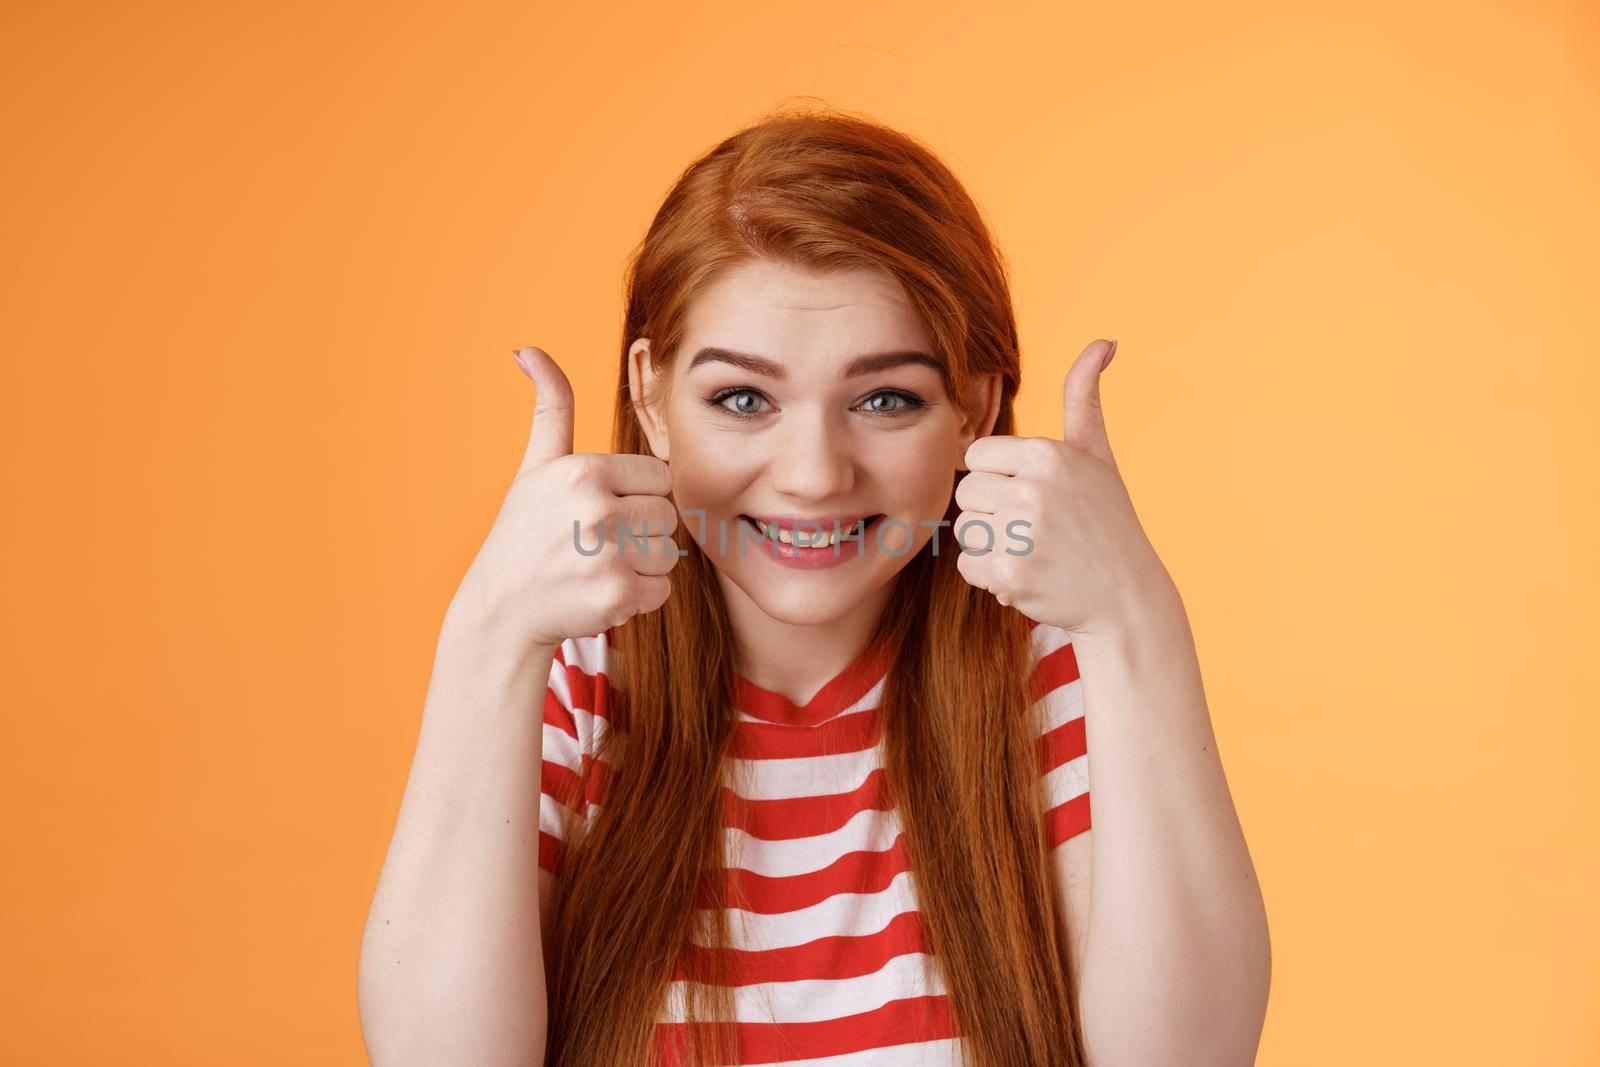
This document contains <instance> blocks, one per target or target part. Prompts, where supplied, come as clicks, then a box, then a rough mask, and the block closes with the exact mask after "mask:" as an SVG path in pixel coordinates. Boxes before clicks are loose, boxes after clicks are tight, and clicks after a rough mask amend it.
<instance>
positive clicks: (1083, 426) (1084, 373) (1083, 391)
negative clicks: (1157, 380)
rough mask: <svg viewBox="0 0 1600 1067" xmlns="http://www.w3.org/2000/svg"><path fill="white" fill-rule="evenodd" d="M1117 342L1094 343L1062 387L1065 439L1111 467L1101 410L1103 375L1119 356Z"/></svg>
mask: <svg viewBox="0 0 1600 1067" xmlns="http://www.w3.org/2000/svg"><path fill="white" fill-rule="evenodd" d="M1116 351H1117V342H1115V341H1093V342H1090V344H1089V347H1088V348H1085V349H1084V350H1083V351H1082V352H1081V353H1079V354H1078V358H1077V359H1076V360H1075V361H1073V364H1072V368H1071V369H1070V370H1068V371H1067V380H1066V382H1065V383H1064V384H1063V385H1062V387H1061V388H1062V403H1061V408H1062V411H1061V439H1062V440H1063V441H1065V442H1066V443H1067V444H1069V445H1075V446H1077V447H1078V448H1081V449H1083V450H1084V451H1085V452H1088V453H1090V454H1091V455H1095V456H1098V457H1100V458H1101V459H1103V460H1105V461H1106V462H1108V463H1114V461H1113V460H1112V458H1111V440H1110V438H1109V437H1107V435H1106V420H1105V415H1104V413H1103V412H1102V411H1101V410H1100V372H1101V371H1103V370H1104V369H1105V368H1106V365H1107V364H1108V363H1110V362H1111V357H1112V356H1113V355H1115V354H1116Z"/></svg>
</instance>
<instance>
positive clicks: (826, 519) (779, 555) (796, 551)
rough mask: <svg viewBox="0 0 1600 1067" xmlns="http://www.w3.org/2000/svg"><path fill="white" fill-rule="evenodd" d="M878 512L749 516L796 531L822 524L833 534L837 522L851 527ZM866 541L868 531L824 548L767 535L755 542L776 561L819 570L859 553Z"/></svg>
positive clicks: (813, 528) (833, 565) (810, 529)
mask: <svg viewBox="0 0 1600 1067" xmlns="http://www.w3.org/2000/svg"><path fill="white" fill-rule="evenodd" d="M876 514H878V513H877V512H872V513H871V514H870V515H773V516H770V517H769V516H766V515H754V516H750V517H751V518H759V519H760V520H761V521H762V522H763V523H766V524H767V525H769V526H776V527H778V528H779V529H789V530H794V529H796V528H798V529H800V530H802V531H812V530H815V529H817V528H818V527H820V528H821V529H822V530H824V531H826V532H828V533H832V532H833V524H834V523H835V522H837V523H838V524H839V529H840V530H841V531H843V530H848V529H850V528H851V527H852V526H853V525H855V523H857V522H859V521H860V520H862V519H865V518H870V517H871V516H872V515H876ZM865 540H866V534H863V535H862V536H861V537H860V538H857V539H855V540H850V541H841V542H839V543H838V544H836V545H828V546H826V547H824V548H800V547H797V546H795V545H786V544H784V543H783V542H782V541H779V540H778V539H777V538H776V537H774V536H771V535H768V536H766V537H762V538H760V539H759V540H758V541H757V543H756V545H757V547H758V548H759V549H760V550H761V551H762V552H763V553H764V554H765V555H767V556H769V557H771V558H772V560H773V561H775V562H777V563H781V564H783V565H784V566H786V567H797V568H799V569H801V570H818V569H821V568H824V567H837V566H838V565H839V564H841V563H845V562H847V561H849V560H852V559H854V558H855V557H856V556H859V555H860V554H861V552H862V549H863V542H864V541H865Z"/></svg>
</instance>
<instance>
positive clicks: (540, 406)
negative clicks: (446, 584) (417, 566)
mask: <svg viewBox="0 0 1600 1067" xmlns="http://www.w3.org/2000/svg"><path fill="white" fill-rule="evenodd" d="M513 354H514V355H515V357H516V360H517V365H518V366H519V367H521V368H522V371H523V373H524V374H526V375H527V376H528V377H529V378H530V379H532V380H533V383H534V387H535V389H536V394H535V397H536V399H535V405H534V410H533V428H532V430H531V432H530V433H529V437H528V447H527V451H526V452H525V453H524V455H523V459H522V465H521V467H520V468H519V469H518V471H517V475H516V477H515V478H514V479H513V481H512V483H511V488H510V489H509V490H508V491H507V493H506V496H505V500H504V501H503V502H502V503H501V505H500V512H499V515H498V516H497V517H496V518H495V522H494V526H493V528H491V529H490V531H489V536H488V537H487V538H486V539H485V541H484V543H483V547H482V548H480V549H479V550H478V554H477V556H476V557H475V558H474V559H473V561H472V565H471V567H469V568H468V571H467V574H466V577H464V578H463V579H462V582H461V587H460V589H458V590H457V593H456V600H457V602H458V603H465V604H468V605H470V607H469V608H468V609H467V610H471V611H473V612H476V613H479V617H480V619H482V620H483V621H485V622H488V623H489V624H491V625H493V626H496V627H506V628H508V629H509V636H510V637H511V638H512V640H513V641H514V642H515V643H517V644H518V645H519V646H521V647H524V648H527V649H540V648H543V649H554V648H555V647H557V646H558V645H560V643H561V642H562V641H563V640H565V639H566V638H569V637H585V636H590V635H593V634H598V633H599V632H601V631H602V630H605V629H606V628H608V627H611V626H618V625H621V624H622V623H623V622H626V621H627V620H628V619H629V618H631V617H632V616H634V615H636V614H639V613H641V612H649V611H654V610H656V609H657V608H659V607H660V606H661V605H662V604H663V603H665V602H666V599H667V594H668V591H669V590H670V588H671V585H670V582H669V580H668V578H667V572H668V571H670V570H671V569H672V567H673V564H675V563H676V562H677V560H678V553H677V549H676V545H675V544H674V542H673V540H672V538H671V536H670V535H671V533H672V531H673V530H674V529H676V527H677V525H678V509H677V507H676V506H675V505H674V504H673V502H672V498H671V495H670V494H671V492H672V472H671V470H670V469H669V468H668V466H667V465H666V464H665V463H663V462H662V461H661V460H659V459H657V458H655V457H654V456H636V455H613V454H609V453H580V454H577V455H574V454H573V451H572V423H573V397H572V386H571V384H570V383H569V382H568V381H567V376H566V375H565V374H563V373H562V372H561V368H560V367H559V366H557V365H556V362H555V360H553V359H551V358H550V357H549V356H548V355H547V354H545V353H544V352H543V351H542V350H540V349H538V348H523V349H516V350H513ZM630 535H631V536H630ZM641 542H642V544H643V548H641V547H640V545H641ZM597 549H598V550H597Z"/></svg>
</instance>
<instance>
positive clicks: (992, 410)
mask: <svg viewBox="0 0 1600 1067" xmlns="http://www.w3.org/2000/svg"><path fill="white" fill-rule="evenodd" d="M1000 393H1001V382H1000V374H999V372H998V371H996V372H993V373H990V374H985V375H981V376H980V377H977V378H974V379H972V381H971V382H969V383H968V392H967V404H966V410H967V411H970V412H973V414H971V415H970V416H968V418H967V420H966V421H965V422H963V423H962V424H961V433H960V436H959V437H958V438H957V439H956V470H958V471H964V470H966V469H967V459H966V456H967V448H968V447H969V446H970V445H971V444H972V442H974V441H976V440H977V439H978V438H980V437H988V436H989V435H990V434H991V433H993V432H994V424H995V420H996V419H998V418H999V417H1000Z"/></svg>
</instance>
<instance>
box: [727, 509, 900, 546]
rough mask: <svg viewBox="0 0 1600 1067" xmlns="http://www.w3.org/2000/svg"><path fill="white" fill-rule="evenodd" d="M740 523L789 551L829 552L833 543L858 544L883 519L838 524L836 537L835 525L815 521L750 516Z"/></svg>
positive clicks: (879, 517) (744, 517)
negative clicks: (789, 548) (745, 524)
mask: <svg viewBox="0 0 1600 1067" xmlns="http://www.w3.org/2000/svg"><path fill="white" fill-rule="evenodd" d="M739 518H740V520H741V521H743V522H746V523H748V524H749V525H750V527H751V529H753V530H755V531H756V533H757V534H759V535H760V536H762V537H767V538H771V539H772V540H775V541H778V542H780V543H781V544H785V545H789V546H790V547H792V548H799V549H808V548H809V549H815V550H824V549H829V548H832V547H833V546H834V545H835V544H836V543H838V542H841V541H844V540H845V539H847V538H848V539H851V540H857V539H860V538H863V537H865V536H866V533H867V531H868V530H869V529H871V528H872V527H873V526H874V525H875V524H876V523H877V522H878V521H879V520H881V519H883V518H884V515H883V513H881V512H880V513H878V514H876V515H867V516H865V517H863V518H860V519H857V520H856V521H855V522H854V523H852V524H850V525H849V526H846V525H844V524H843V523H839V524H838V533H837V536H835V532H834V522H833V520H829V522H828V523H827V524H826V525H824V524H822V523H821V522H818V521H812V522H806V521H805V520H802V519H794V520H785V521H783V522H781V523H779V522H765V521H763V520H761V519H758V518H756V517H755V516H753V515H740V516H739Z"/></svg>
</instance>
